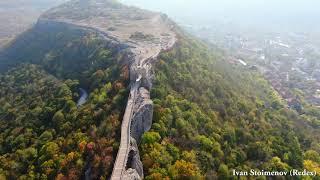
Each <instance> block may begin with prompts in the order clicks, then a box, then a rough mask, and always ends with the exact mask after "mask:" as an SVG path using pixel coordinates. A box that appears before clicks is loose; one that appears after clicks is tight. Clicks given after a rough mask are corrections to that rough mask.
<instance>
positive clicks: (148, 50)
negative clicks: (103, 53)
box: [38, 0, 177, 179]
mask: <svg viewBox="0 0 320 180" xmlns="http://www.w3.org/2000/svg"><path fill="white" fill-rule="evenodd" d="M38 24H65V25H69V26H70V25H71V26H75V27H78V28H81V29H85V30H87V31H94V32H96V33H99V34H100V35H101V36H102V37H103V38H104V39H105V40H106V41H112V42H113V43H112V44H114V45H116V46H118V47H120V50H122V49H125V50H126V51H125V52H126V53H127V56H126V57H128V58H127V63H128V64H130V87H131V90H130V97H129V98H128V102H127V107H126V111H125V114H124V117H123V122H122V127H121V141H120V148H119V150H118V155H117V159H116V162H115V165H114V169H113V173H112V176H111V179H142V178H143V167H142V163H141V161H140V156H139V150H138V147H137V143H139V141H140V137H141V135H142V134H143V133H144V132H146V131H148V130H149V129H150V128H151V124H152V114H153V102H152V100H151V99H150V93H149V91H150V89H151V88H152V77H153V73H152V62H153V61H154V60H156V58H157V56H158V55H159V53H160V52H162V51H164V50H168V49H170V48H171V47H173V46H174V44H175V42H176V40H177V39H176V34H175V32H174V30H173V28H174V24H173V23H172V22H171V21H170V20H169V19H168V18H167V17H166V16H165V15H163V14H160V13H154V12H150V11H146V10H141V9H138V8H135V7H128V6H125V5H122V4H120V3H118V2H116V1H114V0H72V1H70V2H67V3H65V4H63V5H61V6H58V7H56V8H53V9H51V10H49V11H48V12H46V13H45V14H43V15H42V16H41V17H40V19H39V21H38Z"/></svg>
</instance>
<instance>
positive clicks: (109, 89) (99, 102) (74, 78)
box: [0, 25, 129, 179]
mask: <svg viewBox="0 0 320 180" xmlns="http://www.w3.org/2000/svg"><path fill="white" fill-rule="evenodd" d="M46 26H47V25H46ZM46 26H35V27H34V28H33V29H31V30H29V31H27V32H25V33H24V34H22V35H21V36H20V37H18V38H17V39H16V40H15V41H14V42H13V43H12V44H11V45H10V46H8V47H7V49H5V50H3V52H2V55H3V56H2V57H3V59H1V62H2V63H1V68H2V72H3V73H2V74H1V75H0V84H1V87H0V104H1V105H0V136H1V138H0V139H1V142H0V174H1V177H6V178H9V179H18V178H22V179H40V178H42V179H55V178H58V179H61V178H68V179H79V178H84V177H85V175H86V174H87V176H89V177H91V178H94V179H96V178H100V177H108V176H109V175H110V174H111V171H112V167H113V162H114V159H115V156H116V153H117V148H118V146H119V139H120V131H119V129H120V125H121V119H122V115H123V111H124V109H125V105H126V100H127V96H128V89H127V86H128V79H129V71H128V65H127V63H125V62H123V57H122V55H123V54H122V53H118V51H119V49H114V48H113V46H111V45H110V42H108V41H105V39H104V38H102V37H101V36H99V35H98V34H97V33H94V32H91V31H83V30H81V29H80V30H79V29H74V28H70V27H66V26H63V25H54V26H49V27H48V26H47V27H46ZM79 88H84V89H86V90H87V91H88V92H89V98H88V100H87V102H86V103H85V104H84V105H83V106H80V107H77V106H76V102H77V101H78V99H79Z"/></svg>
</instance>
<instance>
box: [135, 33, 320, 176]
mask: <svg viewBox="0 0 320 180" xmlns="http://www.w3.org/2000/svg"><path fill="white" fill-rule="evenodd" d="M180 35H181V36H180V37H179V38H178V39H179V42H178V43H177V45H176V47H175V48H174V49H172V50H170V51H168V52H164V53H162V54H161V55H160V57H159V61H158V62H157V63H156V65H155V74H156V78H155V83H154V88H153V90H152V93H151V97H152V99H153V101H154V103H155V106H154V119H153V125H152V128H151V130H150V132H147V133H145V134H144V135H143V137H142V143H141V144H140V149H141V153H142V155H141V159H142V162H143V164H144V169H145V178H146V179H166V178H169V179H198V178H209V179H211V178H212V179H216V178H220V179H229V178H231V179H232V178H233V177H234V176H233V175H232V169H236V170H239V171H246V170H247V171H249V170H250V169H257V170H261V169H263V170H269V171H289V170H291V169H304V168H305V169H307V170H310V171H317V172H319V163H320V162H319V158H318V157H319V150H320V149H319V148H320V146H319V145H320V144H319V138H320V131H319V128H317V127H313V126H312V123H310V124H307V123H306V122H308V121H307V118H306V115H303V116H300V115H299V114H298V113H297V112H295V111H293V110H290V109H288V108H286V105H285V103H284V102H283V100H282V99H281V98H280V96H279V95H277V93H276V92H275V91H274V90H273V89H272V88H271V86H270V85H269V84H268V82H267V81H266V80H264V79H263V76H262V75H261V74H259V73H258V72H257V71H255V70H254V69H249V68H248V67H244V66H232V65H230V64H229V63H227V62H226V61H224V55H223V54H222V53H221V52H220V51H219V50H214V49H209V48H208V47H207V46H206V45H205V44H202V43H201V42H199V41H198V40H195V39H193V38H191V37H190V36H188V35H183V34H180ZM318 118H319V117H318Z"/></svg>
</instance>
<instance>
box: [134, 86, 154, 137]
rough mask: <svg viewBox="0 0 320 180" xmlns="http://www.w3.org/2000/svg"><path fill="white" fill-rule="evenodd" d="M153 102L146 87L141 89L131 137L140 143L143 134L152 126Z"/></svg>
mask: <svg viewBox="0 0 320 180" xmlns="http://www.w3.org/2000/svg"><path fill="white" fill-rule="evenodd" d="M152 115H153V102H152V100H151V99H150V93H149V91H148V90H147V89H145V88H144V87H140V88H139V92H138V98H137V103H136V104H135V110H134V115H133V118H132V122H131V136H132V137H133V138H134V139H135V140H136V141H137V142H138V143H139V142H140V138H141V136H142V134H143V133H145V132H146V131H149V130H150V128H151V125H152Z"/></svg>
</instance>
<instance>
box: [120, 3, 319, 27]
mask: <svg viewBox="0 0 320 180" xmlns="http://www.w3.org/2000/svg"><path fill="white" fill-rule="evenodd" d="M120 1H122V2H125V3H127V4H131V5H135V6H139V7H142V8H146V9H150V10H155V11H161V12H164V13H166V14H168V15H169V16H170V17H172V18H174V19H175V20H177V21H187V22H200V23H202V22H210V21H212V20H218V21H231V22H232V23H237V24H244V25H257V26H261V25H263V26H264V25H266V26H271V25H272V26H273V25H275V26H277V27H281V26H287V25H290V26H295V27H298V26H299V27H304V28H313V26H314V25H317V26H318V24H319V23H318V21H319V18H320V8H319V7H320V1H319V0H120Z"/></svg>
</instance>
